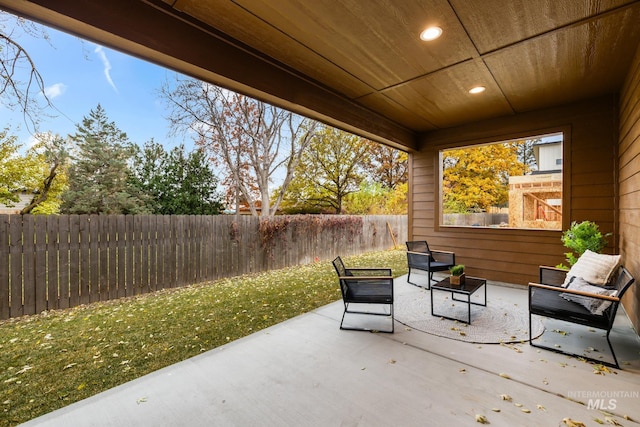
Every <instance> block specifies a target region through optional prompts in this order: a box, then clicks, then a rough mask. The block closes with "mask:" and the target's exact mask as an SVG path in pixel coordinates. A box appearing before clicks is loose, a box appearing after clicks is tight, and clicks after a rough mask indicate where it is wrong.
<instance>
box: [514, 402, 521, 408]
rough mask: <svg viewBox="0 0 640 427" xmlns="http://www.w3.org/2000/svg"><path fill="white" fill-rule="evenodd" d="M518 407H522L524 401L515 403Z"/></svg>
mask: <svg viewBox="0 0 640 427" xmlns="http://www.w3.org/2000/svg"><path fill="white" fill-rule="evenodd" d="M514 405H516V406H517V407H518V408H522V403H514Z"/></svg>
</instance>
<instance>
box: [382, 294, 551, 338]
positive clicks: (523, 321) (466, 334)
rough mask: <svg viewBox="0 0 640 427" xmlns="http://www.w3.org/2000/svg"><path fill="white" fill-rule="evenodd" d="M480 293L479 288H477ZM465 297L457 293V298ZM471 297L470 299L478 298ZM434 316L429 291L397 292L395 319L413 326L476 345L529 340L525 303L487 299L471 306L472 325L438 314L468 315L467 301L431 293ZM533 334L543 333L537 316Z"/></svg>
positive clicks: (429, 332) (451, 315)
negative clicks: (485, 303) (399, 293)
mask: <svg viewBox="0 0 640 427" xmlns="http://www.w3.org/2000/svg"><path fill="white" fill-rule="evenodd" d="M479 292H482V291H479ZM463 297H464V296H462V295H456V299H461V298H463ZM476 298H477V296H476V295H473V296H472V299H471V300H472V301H474V300H477V299H476ZM434 299H435V306H434V312H435V313H436V316H432V315H431V300H430V292H429V291H427V290H420V291H418V292H409V293H407V294H401V295H398V296H397V297H396V299H395V302H394V311H395V319H396V320H397V321H398V322H400V323H402V324H403V325H406V326H408V327H410V328H412V329H416V330H418V331H422V332H426V333H428V334H432V335H437V336H439V337H444V338H450V339H455V340H459V341H466V342H470V343H478V344H500V343H504V344H507V343H519V342H523V341H527V340H528V339H529V313H528V310H527V307H526V305H525V306H520V305H516V304H513V303H507V302H505V301H501V300H499V299H498V300H492V299H491V298H490V299H489V300H488V301H487V306H486V307H482V306H477V305H472V306H471V324H470V325H467V324H466V323H464V322H459V321H456V320H449V319H445V318H442V317H439V316H438V314H444V315H446V316H448V317H454V318H456V319H465V320H466V318H467V313H468V311H467V310H468V309H467V304H466V303H464V302H458V301H452V300H451V294H450V293H445V292H440V291H436V292H434ZM531 327H532V333H533V337H534V338H536V337H538V336H540V335H542V333H543V332H544V325H543V324H542V322H541V321H540V320H539V319H536V318H534V319H533V322H532V325H531Z"/></svg>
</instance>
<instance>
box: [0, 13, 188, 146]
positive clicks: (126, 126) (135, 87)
mask: <svg viewBox="0 0 640 427" xmlns="http://www.w3.org/2000/svg"><path fill="white" fill-rule="evenodd" d="M7 23H8V22H7ZM46 31H47V33H48V34H49V36H50V43H49V42H47V41H46V40H42V39H38V38H34V37H31V36H27V35H20V36H18V37H17V41H18V42H19V43H20V44H21V45H22V46H23V47H24V48H25V49H26V50H27V52H28V53H29V55H30V56H31V58H32V60H33V61H34V62H35V64H36V66H37V68H38V70H39V72H40V74H41V75H42V77H43V79H44V84H45V87H46V92H47V94H48V96H49V98H50V100H51V101H52V103H53V104H54V106H55V107H56V108H57V109H58V110H59V112H58V111H55V110H51V109H49V110H48V113H49V115H53V116H55V117H52V118H45V119H44V120H43V121H42V123H41V124H40V128H39V130H41V131H52V132H53V133H58V134H60V135H61V136H63V137H65V136H67V135H68V134H73V133H75V131H76V124H78V123H81V122H82V119H83V117H85V116H88V115H89V112H90V111H91V109H95V108H96V106H97V105H98V103H100V105H102V107H103V108H104V110H105V111H106V114H107V116H108V118H109V120H110V121H113V122H115V124H116V126H117V127H118V128H119V129H120V130H121V131H123V132H126V133H127V136H128V137H129V140H130V141H131V142H134V143H136V144H139V145H142V144H144V143H145V142H146V141H148V140H149V139H151V138H154V140H155V141H156V142H159V143H162V144H163V145H164V146H165V147H166V148H167V149H171V148H173V147H175V146H177V145H179V144H180V143H182V142H184V143H185V145H186V146H187V147H191V146H192V142H191V140H190V139H189V138H188V137H186V138H184V139H183V137H181V136H174V137H170V136H169V135H168V133H169V124H168V121H167V120H166V119H165V116H166V115H167V111H166V110H165V107H164V103H163V102H162V101H161V99H160V97H159V95H158V91H159V89H160V87H161V85H162V82H164V81H165V80H167V79H168V80H173V78H174V75H175V73H174V72H173V71H171V70H167V69H165V68H162V67H159V66H156V65H154V64H151V63H149V62H146V61H142V60H140V59H137V58H135V57H132V56H129V55H125V54H123V53H120V52H118V51H114V50H111V49H109V48H106V47H102V46H99V45H96V44H95V43H93V42H89V41H83V40H81V39H79V38H77V37H75V36H71V35H68V34H66V33H63V32H60V31H57V30H54V29H51V28H47V29H46ZM25 78H26V76H25ZM0 117H1V118H0V126H1V127H2V128H4V127H6V126H7V125H9V126H10V133H11V134H13V135H16V136H18V138H19V142H20V143H21V144H23V146H28V145H30V140H31V135H30V134H29V132H28V130H27V126H26V125H25V123H24V119H23V116H22V113H20V112H11V111H9V110H7V109H5V108H2V107H0ZM29 127H31V126H29ZM188 149H189V148H188Z"/></svg>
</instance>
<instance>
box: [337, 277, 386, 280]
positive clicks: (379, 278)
mask: <svg viewBox="0 0 640 427" xmlns="http://www.w3.org/2000/svg"><path fill="white" fill-rule="evenodd" d="M338 278H339V279H340V280H347V281H349V280H354V281H360V280H391V281H393V277H391V276H339V277H338Z"/></svg>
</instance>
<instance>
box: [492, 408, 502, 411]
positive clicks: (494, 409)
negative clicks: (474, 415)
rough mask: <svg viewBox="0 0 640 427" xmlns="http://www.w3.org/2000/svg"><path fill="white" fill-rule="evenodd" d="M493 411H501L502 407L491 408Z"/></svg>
mask: <svg viewBox="0 0 640 427" xmlns="http://www.w3.org/2000/svg"><path fill="white" fill-rule="evenodd" d="M491 410H492V411H493V412H500V408H491Z"/></svg>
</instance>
